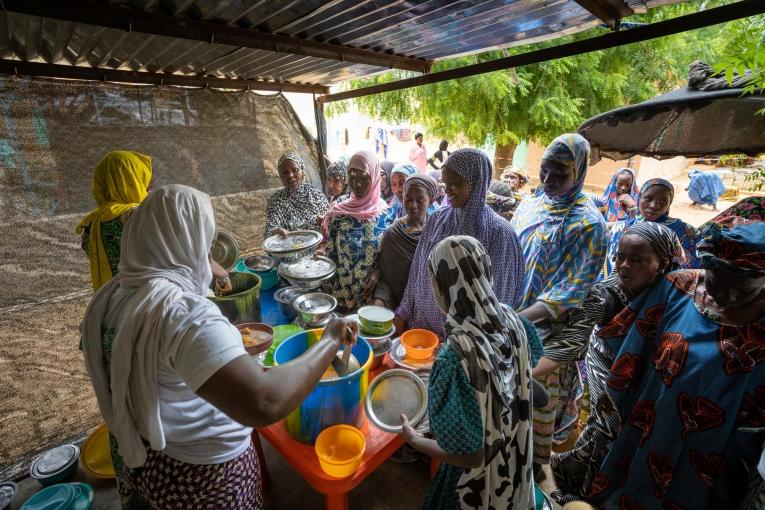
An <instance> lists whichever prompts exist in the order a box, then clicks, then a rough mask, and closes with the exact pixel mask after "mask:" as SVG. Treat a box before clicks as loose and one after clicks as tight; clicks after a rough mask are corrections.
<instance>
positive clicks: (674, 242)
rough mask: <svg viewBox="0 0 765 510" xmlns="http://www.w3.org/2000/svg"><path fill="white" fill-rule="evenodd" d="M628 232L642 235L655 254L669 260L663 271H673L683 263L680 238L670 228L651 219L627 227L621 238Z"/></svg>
mask: <svg viewBox="0 0 765 510" xmlns="http://www.w3.org/2000/svg"><path fill="white" fill-rule="evenodd" d="M628 234H634V235H638V236H640V237H642V238H643V239H645V240H646V241H648V242H649V244H650V245H651V247H652V248H653V249H654V251H655V252H656V254H657V255H658V256H659V257H661V258H665V259H667V260H669V265H668V266H667V268H666V269H665V270H664V272H665V273H669V272H670V271H674V270H675V269H677V267H678V265H680V264H684V263H685V255H684V253H683V246H682V245H681V244H680V239H679V238H678V237H677V235H676V234H675V233H674V232H672V231H671V230H670V229H668V228H667V227H665V226H664V225H660V224H659V223H654V222H653V221H641V222H638V223H635V224H634V225H632V226H631V227H628V228H627V229H625V230H624V232H623V233H622V238H623V237H624V236H626V235H628Z"/></svg>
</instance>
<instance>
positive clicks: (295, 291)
mask: <svg viewBox="0 0 765 510" xmlns="http://www.w3.org/2000/svg"><path fill="white" fill-rule="evenodd" d="M307 292H310V291H309V290H308V289H301V288H299V287H282V288H281V289H279V290H277V291H276V292H274V300H275V301H276V303H277V304H278V305H279V311H280V312H281V314H282V315H283V316H285V317H286V318H287V319H288V320H294V319H295V318H296V317H297V310H295V307H294V306H292V304H293V303H294V302H295V299H296V298H297V297H298V296H302V295H303V294H306V293H307Z"/></svg>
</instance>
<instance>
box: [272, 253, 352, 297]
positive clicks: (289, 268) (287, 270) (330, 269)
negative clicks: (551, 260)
mask: <svg viewBox="0 0 765 510" xmlns="http://www.w3.org/2000/svg"><path fill="white" fill-rule="evenodd" d="M336 270H337V266H336V265H335V263H334V262H333V261H332V259H329V258H327V257H321V256H319V257H306V258H304V259H301V260H298V261H296V262H289V263H287V262H285V263H282V264H279V270H278V271H279V276H281V277H282V278H284V279H285V280H287V281H288V282H290V283H291V284H292V285H294V286H295V287H300V288H301V289H309V290H310V289H317V288H319V287H320V286H321V284H322V283H324V282H325V281H327V280H329V279H330V278H332V277H333V276H335V271H336Z"/></svg>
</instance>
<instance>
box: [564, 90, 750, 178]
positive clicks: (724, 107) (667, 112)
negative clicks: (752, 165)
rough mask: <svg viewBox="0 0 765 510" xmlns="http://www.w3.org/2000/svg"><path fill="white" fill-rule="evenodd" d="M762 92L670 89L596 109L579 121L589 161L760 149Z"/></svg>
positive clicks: (708, 154) (670, 156)
mask: <svg viewBox="0 0 765 510" xmlns="http://www.w3.org/2000/svg"><path fill="white" fill-rule="evenodd" d="M763 109H765V94H763V93H762V92H760V93H756V94H744V90H743V89H740V88H733V89H724V90H714V91H699V90H692V89H689V88H682V89H678V90H674V91H672V92H669V93H667V94H663V95H661V96H657V97H654V98H652V99H649V100H648V101H644V102H642V103H639V104H636V105H631V106H625V107H622V108H617V109H615V110H611V111H609V112H606V113H601V114H600V115H597V116H595V117H593V118H591V119H589V120H587V121H585V122H584V123H583V124H582V125H581V126H579V129H578V132H579V133H580V134H581V135H582V136H584V137H585V138H586V139H587V140H589V142H590V145H591V146H592V162H593V163H594V162H597V161H598V160H600V159H601V158H602V157H607V158H610V159H614V160H620V159H627V158H629V157H631V156H635V155H640V156H649V157H652V158H656V159H669V158H673V157H675V156H686V157H702V156H710V155H719V154H738V153H743V154H747V155H749V156H756V155H757V154H760V153H763V152H765V115H763V114H762V113H757V112H758V111H760V110H763Z"/></svg>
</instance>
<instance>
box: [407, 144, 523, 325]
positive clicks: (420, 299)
mask: <svg viewBox="0 0 765 510" xmlns="http://www.w3.org/2000/svg"><path fill="white" fill-rule="evenodd" d="M444 167H446V168H448V169H449V170H452V171H453V172H456V173H457V174H459V175H460V176H461V177H462V178H464V179H465V180H466V181H467V182H468V185H469V188H470V194H469V196H468V199H467V202H466V204H465V206H464V207H463V208H460V209H458V208H454V207H447V208H442V209H439V210H438V211H436V212H435V213H433V215H432V216H431V217H430V218H429V219H428V222H427V223H426V224H425V228H424V229H423V230H422V235H421V236H420V242H419V244H418V245H417V251H416V252H415V254H414V260H413V261H412V268H411V273H410V276H409V283H408V284H407V287H406V291H405V292H404V298H403V300H402V302H401V306H400V307H399V308H398V309H397V310H396V313H398V314H399V315H400V316H401V317H403V318H404V319H405V320H406V321H407V322H408V324H409V327H410V328H423V329H427V330H430V331H433V332H435V333H437V334H438V335H439V336H441V337H442V338H443V336H444V322H445V320H444V314H443V312H441V310H440V309H439V307H438V304H436V300H435V298H434V297H433V288H432V286H431V283H430V275H429V274H428V269H427V265H428V257H429V255H430V251H431V250H432V249H433V247H434V246H435V245H436V244H438V242H439V241H441V240H442V239H445V238H447V237H449V236H454V235H469V236H472V237H474V238H475V239H478V240H479V241H480V242H481V244H483V246H484V247H485V248H486V252H487V253H488V254H489V258H490V259H491V264H492V267H494V268H495V270H494V271H495V273H494V285H493V286H494V292H495V294H496V295H497V298H498V299H499V301H500V302H502V303H505V304H507V305H510V306H511V307H515V305H516V304H517V303H518V302H520V298H521V291H522V289H523V271H524V263H523V252H522V251H521V245H520V243H519V242H518V237H517V236H516V235H515V232H513V229H512V228H511V227H510V223H509V222H508V221H507V220H505V219H504V218H502V217H501V216H499V215H497V214H496V213H495V212H494V211H492V210H491V208H490V207H489V206H487V205H486V191H487V190H488V189H489V182H490V181H491V173H492V172H491V161H489V158H488V157H487V156H486V154H484V153H483V152H481V151H479V150H478V149H459V150H457V151H454V152H453V153H452V154H451V155H450V156H449V158H448V159H447V160H446V162H445V163H444Z"/></svg>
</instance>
